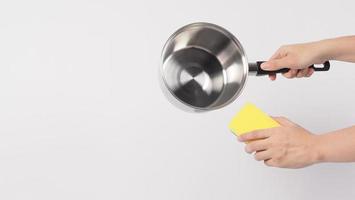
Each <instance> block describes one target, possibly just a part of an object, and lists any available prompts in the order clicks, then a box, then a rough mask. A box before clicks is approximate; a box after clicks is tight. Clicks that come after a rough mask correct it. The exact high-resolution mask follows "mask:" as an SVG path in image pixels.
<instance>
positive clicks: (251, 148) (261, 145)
mask: <svg viewBox="0 0 355 200" xmlns="http://www.w3.org/2000/svg"><path fill="white" fill-rule="evenodd" d="M269 146H270V145H269V142H268V141H267V139H263V140H256V141H253V142H250V143H248V144H247V145H245V151H246V152H247V153H253V152H257V151H264V150H266V149H267V148H268V147H269Z"/></svg>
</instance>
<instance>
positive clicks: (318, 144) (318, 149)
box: [311, 135, 326, 164]
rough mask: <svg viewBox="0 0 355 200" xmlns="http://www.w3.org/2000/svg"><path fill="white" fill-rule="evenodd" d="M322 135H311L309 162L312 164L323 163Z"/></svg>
mask: <svg viewBox="0 0 355 200" xmlns="http://www.w3.org/2000/svg"><path fill="white" fill-rule="evenodd" d="M323 146H324V135H312V139H311V162H312V163H313V164H316V163H321V162H325V157H326V156H325V152H324V148H323Z"/></svg>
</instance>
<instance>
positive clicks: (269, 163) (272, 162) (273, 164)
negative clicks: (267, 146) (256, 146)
mask: <svg viewBox="0 0 355 200" xmlns="http://www.w3.org/2000/svg"><path fill="white" fill-rule="evenodd" d="M264 164H265V165H266V166H269V167H277V163H276V161H275V160H273V159H272V158H271V159H268V160H265V161H264Z"/></svg>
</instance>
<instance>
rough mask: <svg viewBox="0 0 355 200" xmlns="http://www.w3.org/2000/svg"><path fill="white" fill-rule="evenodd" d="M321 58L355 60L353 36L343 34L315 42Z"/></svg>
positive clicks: (354, 39)
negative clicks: (343, 35)
mask: <svg viewBox="0 0 355 200" xmlns="http://www.w3.org/2000/svg"><path fill="white" fill-rule="evenodd" d="M316 43H317V46H318V47H319V52H320V54H321V55H320V56H321V57H322V58H323V60H339V61H346V62H355V36H345V37H338V38H333V39H326V40H321V41H319V42H316Z"/></svg>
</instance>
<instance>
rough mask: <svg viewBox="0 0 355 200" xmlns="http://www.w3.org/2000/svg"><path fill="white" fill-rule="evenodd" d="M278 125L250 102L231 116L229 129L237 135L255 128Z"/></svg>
mask: <svg viewBox="0 0 355 200" xmlns="http://www.w3.org/2000/svg"><path fill="white" fill-rule="evenodd" d="M279 126H280V125H279V124H278V123H277V122H276V121H275V120H273V119H272V118H271V117H269V116H268V115H267V114H266V113H264V112H263V111H261V110H260V109H259V108H257V107H256V106H255V105H253V104H251V103H247V104H245V105H244V106H243V107H242V109H241V110H240V111H239V112H238V113H237V114H236V115H235V116H234V117H233V119H232V120H231V122H230V124H229V126H228V127H229V129H230V130H231V131H232V132H233V133H234V134H235V135H237V136H240V135H243V134H244V133H248V132H251V131H255V130H260V129H267V128H274V127H279Z"/></svg>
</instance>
